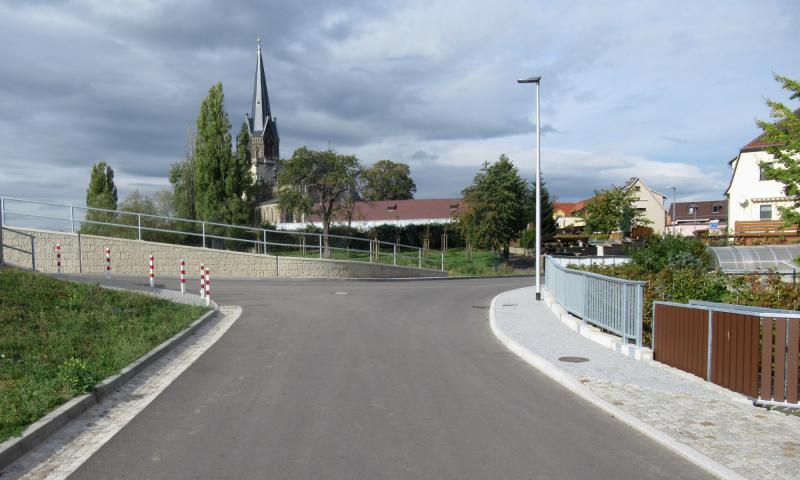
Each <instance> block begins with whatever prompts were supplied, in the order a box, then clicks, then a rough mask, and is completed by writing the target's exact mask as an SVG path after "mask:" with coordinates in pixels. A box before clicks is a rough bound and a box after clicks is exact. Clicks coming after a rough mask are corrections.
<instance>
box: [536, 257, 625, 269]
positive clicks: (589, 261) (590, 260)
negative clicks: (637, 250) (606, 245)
mask: <svg viewBox="0 0 800 480" xmlns="http://www.w3.org/2000/svg"><path fill="white" fill-rule="evenodd" d="M550 257H551V258H552V259H553V260H554V261H556V262H558V264H559V265H562V266H564V267H566V266H568V265H621V264H623V263H628V262H629V261H630V260H631V257H623V256H603V257H597V256H592V257H577V256H568V255H550Z"/></svg>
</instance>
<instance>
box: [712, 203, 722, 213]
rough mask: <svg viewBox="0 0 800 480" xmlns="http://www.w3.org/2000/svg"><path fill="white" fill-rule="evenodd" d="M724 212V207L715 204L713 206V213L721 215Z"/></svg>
mask: <svg viewBox="0 0 800 480" xmlns="http://www.w3.org/2000/svg"><path fill="white" fill-rule="evenodd" d="M720 210H722V205H720V204H718V203H715V204H714V205H712V206H711V213H719V212H720Z"/></svg>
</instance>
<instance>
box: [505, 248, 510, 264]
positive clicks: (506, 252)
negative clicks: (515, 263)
mask: <svg viewBox="0 0 800 480" xmlns="http://www.w3.org/2000/svg"><path fill="white" fill-rule="evenodd" d="M509 250H510V249H509V246H508V244H505V245H504V246H503V261H504V262H505V263H508V260H509V253H510V252H509Z"/></svg>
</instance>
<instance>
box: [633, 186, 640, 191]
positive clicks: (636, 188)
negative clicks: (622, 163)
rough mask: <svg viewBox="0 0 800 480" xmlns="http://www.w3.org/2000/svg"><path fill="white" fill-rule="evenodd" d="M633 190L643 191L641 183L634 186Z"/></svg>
mask: <svg viewBox="0 0 800 480" xmlns="http://www.w3.org/2000/svg"><path fill="white" fill-rule="evenodd" d="M633 191H634V192H641V191H642V187H641V186H639V185H636V186H635V187H633Z"/></svg>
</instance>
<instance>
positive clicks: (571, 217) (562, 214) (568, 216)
mask: <svg viewBox="0 0 800 480" xmlns="http://www.w3.org/2000/svg"><path fill="white" fill-rule="evenodd" d="M586 202H588V200H581V201H580V202H573V203H563V202H555V203H553V220H555V221H556V228H557V229H558V230H567V229H573V228H582V227H585V226H586V221H585V220H584V219H583V216H582V215H580V212H581V211H583V209H584V207H586Z"/></svg>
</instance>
